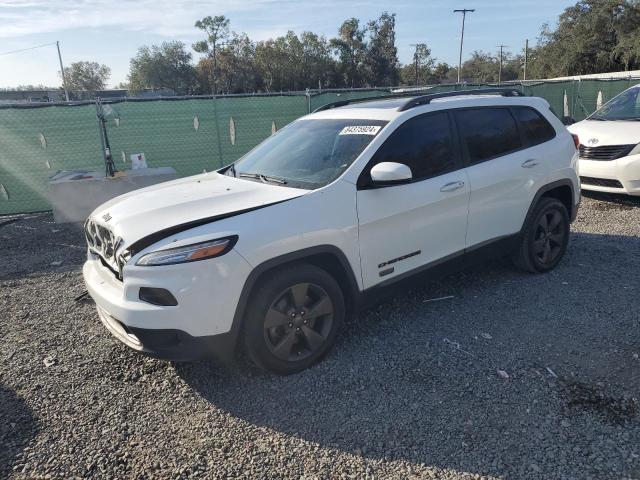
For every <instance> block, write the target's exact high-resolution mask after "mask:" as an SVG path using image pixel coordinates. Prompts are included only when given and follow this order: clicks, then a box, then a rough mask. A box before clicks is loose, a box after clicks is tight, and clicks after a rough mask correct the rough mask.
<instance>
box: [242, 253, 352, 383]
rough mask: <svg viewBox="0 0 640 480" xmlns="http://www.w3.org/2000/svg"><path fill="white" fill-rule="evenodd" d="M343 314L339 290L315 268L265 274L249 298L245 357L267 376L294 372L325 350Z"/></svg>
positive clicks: (289, 268) (305, 366) (322, 353)
mask: <svg viewBox="0 0 640 480" xmlns="http://www.w3.org/2000/svg"><path fill="white" fill-rule="evenodd" d="M344 316H345V304H344V296H343V294H342V290H341V288H340V286H339V285H338V283H337V282H336V281H335V279H334V278H333V277H332V276H331V275H329V274H328V273H327V272H326V271H324V270H322V269H321V268H318V267H316V266H314V265H310V264H298V265H295V266H291V267H287V268H284V269H282V270H278V271H276V272H274V273H269V274H268V276H267V277H265V278H264V279H263V280H262V281H261V282H260V283H259V285H258V286H257V287H256V290H255V291H254V293H253V295H252V296H251V300H250V305H249V308H248V312H247V316H246V318H245V322H244V337H245V347H246V350H247V353H248V354H249V357H250V358H251V359H252V360H253V362H254V363H255V364H257V365H258V366H259V367H261V368H263V369H265V370H268V371H270V372H273V373H277V374H281V375H288V374H291V373H296V372H299V371H301V370H304V369H305V368H308V367H310V366H311V365H313V364H314V363H315V362H317V361H318V360H319V359H320V358H322V356H323V355H325V354H326V353H327V352H328V351H329V349H330V348H331V346H332V345H333V343H334V342H335V338H336V335H337V333H338V330H339V328H340V325H341V324H342V321H343V320H344Z"/></svg>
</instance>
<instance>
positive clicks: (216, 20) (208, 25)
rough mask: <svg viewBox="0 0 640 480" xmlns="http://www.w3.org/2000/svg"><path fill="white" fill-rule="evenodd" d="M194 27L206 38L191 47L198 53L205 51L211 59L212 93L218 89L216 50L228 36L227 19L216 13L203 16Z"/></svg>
mask: <svg viewBox="0 0 640 480" xmlns="http://www.w3.org/2000/svg"><path fill="white" fill-rule="evenodd" d="M195 27H196V28H198V29H200V30H202V31H203V32H204V33H205V34H206V35H207V38H206V39H205V40H201V41H199V42H196V43H194V44H193V49H194V50H195V51H196V52H198V53H206V54H207V55H208V57H209V58H210V59H211V60H212V68H211V73H210V80H209V82H210V84H211V87H212V93H213V94H216V93H217V91H218V81H217V74H218V50H219V49H220V48H221V46H222V44H223V43H224V41H225V40H226V39H227V38H228V37H229V19H228V18H227V17H225V16H224V15H216V16H215V17H210V16H207V17H204V18H203V19H202V20H198V21H197V22H196V23H195Z"/></svg>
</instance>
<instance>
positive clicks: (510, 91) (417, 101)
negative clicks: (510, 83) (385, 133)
mask: <svg viewBox="0 0 640 480" xmlns="http://www.w3.org/2000/svg"><path fill="white" fill-rule="evenodd" d="M486 94H500V95H501V96H503V97H523V96H524V94H523V93H522V92H521V91H520V90H518V89H516V88H513V87H507V88H477V89H473V90H455V91H451V92H441V93H428V94H426V95H419V96H416V94H415V92H403V93H396V94H391V95H380V96H377V97H364V98H351V99H348V100H338V101H337V102H332V103H327V104H326V105H322V106H320V107H318V108H316V109H315V110H314V111H313V112H312V113H316V112H322V111H323V110H331V109H332V108H338V107H344V106H346V105H351V104H352V103H363V102H373V101H375V100H392V99H394V98H396V99H397V98H409V100H408V101H407V103H405V104H404V105H402V106H401V107H400V108H398V111H399V112H404V111H405V110H409V109H410V108H413V107H417V106H419V105H427V104H428V103H430V102H431V100H435V99H437V98H446V97H458V96H461V95H486Z"/></svg>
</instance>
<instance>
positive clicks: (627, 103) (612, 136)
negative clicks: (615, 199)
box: [569, 85, 640, 195]
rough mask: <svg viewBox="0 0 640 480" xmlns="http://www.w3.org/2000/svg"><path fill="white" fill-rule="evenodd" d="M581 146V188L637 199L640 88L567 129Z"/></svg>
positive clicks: (614, 99)
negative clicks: (622, 194) (581, 142)
mask: <svg viewBox="0 0 640 480" xmlns="http://www.w3.org/2000/svg"><path fill="white" fill-rule="evenodd" d="M569 131H570V132H572V133H575V134H577V135H578V136H579V137H580V138H581V139H582V141H583V144H582V145H580V165H579V170H580V179H581V180H582V188H583V189H585V190H595V191H600V192H609V193H626V194H628V195H640V85H636V86H635V87H631V88H629V89H628V90H625V91H624V92H622V93H621V94H620V95H618V96H617V97H615V98H613V99H612V100H611V101H609V102H608V103H606V104H605V105H603V106H602V108H600V109H599V110H597V111H596V112H595V113H593V114H592V115H591V116H589V117H587V118H586V119H585V120H583V121H582V122H578V123H575V124H573V125H571V126H570V127H569Z"/></svg>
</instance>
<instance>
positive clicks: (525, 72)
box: [523, 38, 529, 80]
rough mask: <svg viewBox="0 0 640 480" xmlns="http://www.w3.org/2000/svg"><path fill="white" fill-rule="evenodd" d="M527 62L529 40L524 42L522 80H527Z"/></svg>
mask: <svg viewBox="0 0 640 480" xmlns="http://www.w3.org/2000/svg"><path fill="white" fill-rule="evenodd" d="M528 61H529V39H528V38H527V39H526V40H525V41H524V78H523V80H526V79H527V62H528Z"/></svg>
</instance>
